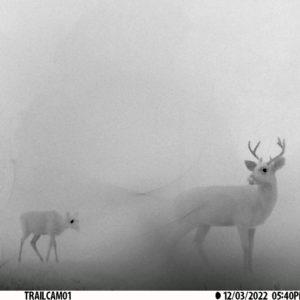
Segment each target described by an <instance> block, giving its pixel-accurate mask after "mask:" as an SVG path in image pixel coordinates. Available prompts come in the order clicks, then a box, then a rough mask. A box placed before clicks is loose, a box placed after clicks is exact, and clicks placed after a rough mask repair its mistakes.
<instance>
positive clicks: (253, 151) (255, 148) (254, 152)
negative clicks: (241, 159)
mask: <svg viewBox="0 0 300 300" xmlns="http://www.w3.org/2000/svg"><path fill="white" fill-rule="evenodd" d="M259 144H260V141H259V142H258V143H257V144H256V146H255V147H254V150H252V149H251V144H250V141H249V142H248V149H249V151H250V152H251V153H252V155H253V156H254V157H255V158H256V159H258V160H259V157H258V156H257V155H256V150H257V148H258V146H259Z"/></svg>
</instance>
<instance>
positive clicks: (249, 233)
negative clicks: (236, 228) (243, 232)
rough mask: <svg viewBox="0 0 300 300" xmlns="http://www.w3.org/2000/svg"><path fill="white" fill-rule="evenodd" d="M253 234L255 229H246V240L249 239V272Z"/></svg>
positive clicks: (250, 268) (250, 269)
mask: <svg viewBox="0 0 300 300" xmlns="http://www.w3.org/2000/svg"><path fill="white" fill-rule="evenodd" d="M254 234H255V228H249V229H248V238H249V258H248V261H249V271H250V272H252V257H253V246H254Z"/></svg>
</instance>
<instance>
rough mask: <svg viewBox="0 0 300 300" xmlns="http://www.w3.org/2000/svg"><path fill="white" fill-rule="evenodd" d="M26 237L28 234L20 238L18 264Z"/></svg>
mask: <svg viewBox="0 0 300 300" xmlns="http://www.w3.org/2000/svg"><path fill="white" fill-rule="evenodd" d="M28 236H29V233H24V234H23V236H22V238H21V242H20V251H19V258H18V261H19V262H21V255H22V250H23V245H24V242H25V240H26V239H27V238H28Z"/></svg>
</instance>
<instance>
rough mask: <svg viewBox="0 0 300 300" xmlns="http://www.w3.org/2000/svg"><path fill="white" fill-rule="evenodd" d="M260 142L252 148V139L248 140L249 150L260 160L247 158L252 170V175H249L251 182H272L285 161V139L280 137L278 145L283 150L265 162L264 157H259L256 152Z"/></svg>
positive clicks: (246, 162)
mask: <svg viewBox="0 0 300 300" xmlns="http://www.w3.org/2000/svg"><path fill="white" fill-rule="evenodd" d="M259 144H260V142H258V143H257V144H256V146H255V147H254V149H252V148H251V145H250V141H249V142H248V148H249V151H250V152H251V153H252V155H253V156H254V157H255V158H256V159H257V160H258V162H254V161H251V160H245V164H246V167H247V168H248V170H249V171H251V172H252V173H251V175H250V176H249V177H248V182H249V184H258V185H264V184H272V183H273V182H274V180H275V172H276V171H277V170H279V169H280V168H282V167H283V166H284V163H285V158H284V157H283V154H284V152H285V140H284V139H283V140H281V139H280V138H278V141H277V145H278V146H279V147H280V148H281V152H280V153H279V154H278V155H277V156H276V157H274V158H271V157H270V160H269V161H268V162H264V161H263V160H262V158H259V157H258V156H257V154H256V150H257V148H258V146H259Z"/></svg>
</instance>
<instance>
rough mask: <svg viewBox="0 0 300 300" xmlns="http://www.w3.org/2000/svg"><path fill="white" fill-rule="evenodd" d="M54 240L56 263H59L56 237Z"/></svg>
mask: <svg viewBox="0 0 300 300" xmlns="http://www.w3.org/2000/svg"><path fill="white" fill-rule="evenodd" d="M52 239H53V246H54V253H55V261H56V262H59V260H58V256H57V247H56V240H55V236H53V237H52Z"/></svg>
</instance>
